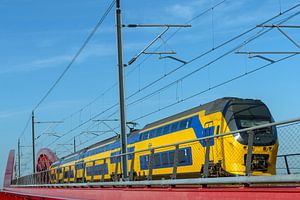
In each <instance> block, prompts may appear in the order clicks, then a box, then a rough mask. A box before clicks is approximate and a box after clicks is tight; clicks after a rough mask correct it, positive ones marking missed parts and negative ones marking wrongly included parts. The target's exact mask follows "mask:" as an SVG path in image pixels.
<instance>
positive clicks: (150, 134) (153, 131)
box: [149, 129, 155, 138]
mask: <svg viewBox="0 0 300 200" xmlns="http://www.w3.org/2000/svg"><path fill="white" fill-rule="evenodd" d="M154 137H155V129H154V130H151V131H149V138H154Z"/></svg>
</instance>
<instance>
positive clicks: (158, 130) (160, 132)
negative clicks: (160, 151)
mask: <svg viewBox="0 0 300 200" xmlns="http://www.w3.org/2000/svg"><path fill="white" fill-rule="evenodd" d="M162 130H163V128H162V127H160V128H158V129H157V131H156V135H157V136H160V135H162Z"/></svg>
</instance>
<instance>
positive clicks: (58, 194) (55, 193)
mask: <svg viewBox="0 0 300 200" xmlns="http://www.w3.org/2000/svg"><path fill="white" fill-rule="evenodd" d="M24 198H25V199H26V198H28V199H49V200H52V199H124V200H126V199H130V200H140V199H149V200H159V199H164V200H168V199H170V200H176V199H181V200H189V199H193V200H194V199H201V200H206V199H207V200H208V199H209V200H220V199H245V200H248V199H249V200H250V199H251V200H253V199H264V200H269V199H270V200H271V199H272V200H274V199H300V187H299V186H276V187H275V186H274V187H273V186H269V187H266V186H260V187H258V186H256V187H236V186H234V187H208V188H203V187H164V188H161V187H160V188H159V187H152V188H151V187H121V188H116V187H109V188H107V187H106V188H105V187H103V188H76V187H71V188H12V187H8V188H5V189H4V190H3V191H2V192H1V193H0V199H24Z"/></svg>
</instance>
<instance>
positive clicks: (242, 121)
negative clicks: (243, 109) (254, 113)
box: [238, 119, 271, 129]
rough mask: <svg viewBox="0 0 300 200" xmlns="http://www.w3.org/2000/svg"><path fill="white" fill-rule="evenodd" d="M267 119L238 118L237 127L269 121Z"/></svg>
mask: <svg viewBox="0 0 300 200" xmlns="http://www.w3.org/2000/svg"><path fill="white" fill-rule="evenodd" d="M270 122H271V121H270V120H267V119H239V120H238V124H239V129H244V128H250V127H255V126H260V125H264V124H268V123H270Z"/></svg>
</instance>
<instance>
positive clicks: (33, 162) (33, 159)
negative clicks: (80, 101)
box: [31, 111, 35, 173]
mask: <svg viewBox="0 0 300 200" xmlns="http://www.w3.org/2000/svg"><path fill="white" fill-rule="evenodd" d="M31 130H32V170H33V173H35V133H34V111H32V116H31Z"/></svg>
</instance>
